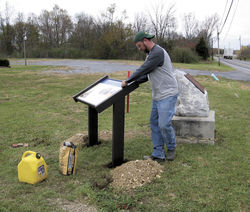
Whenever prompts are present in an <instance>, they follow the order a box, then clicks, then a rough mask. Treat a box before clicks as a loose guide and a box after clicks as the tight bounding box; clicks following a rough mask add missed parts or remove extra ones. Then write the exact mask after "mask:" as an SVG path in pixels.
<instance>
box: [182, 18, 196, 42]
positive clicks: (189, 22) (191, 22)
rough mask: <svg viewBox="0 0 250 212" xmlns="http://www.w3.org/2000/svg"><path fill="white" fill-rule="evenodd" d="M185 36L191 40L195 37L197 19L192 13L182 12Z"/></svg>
mask: <svg viewBox="0 0 250 212" xmlns="http://www.w3.org/2000/svg"><path fill="white" fill-rule="evenodd" d="M183 19H184V29H185V37H186V39H188V40H192V39H194V38H196V37H197V29H198V25H199V23H198V20H197V19H196V18H195V15H194V14H193V13H188V14H184V18H183Z"/></svg>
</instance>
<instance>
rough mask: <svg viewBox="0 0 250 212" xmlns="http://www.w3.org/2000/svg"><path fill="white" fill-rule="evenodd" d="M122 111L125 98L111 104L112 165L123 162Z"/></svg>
mask: <svg viewBox="0 0 250 212" xmlns="http://www.w3.org/2000/svg"><path fill="white" fill-rule="evenodd" d="M124 110H125V96H123V97H121V99H120V101H117V102H116V103H115V104H113V138H112V140H113V141H112V142H113V143H112V165H113V166H118V165H120V164H122V163H123V162H124Z"/></svg>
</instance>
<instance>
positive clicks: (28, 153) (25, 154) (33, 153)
mask: <svg viewBox="0 0 250 212" xmlns="http://www.w3.org/2000/svg"><path fill="white" fill-rule="evenodd" d="M27 155H34V156H35V155H36V153H35V152H33V151H26V152H24V153H23V156H22V159H23V158H25V157H26V156H27Z"/></svg>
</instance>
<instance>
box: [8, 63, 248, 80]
mask: <svg viewBox="0 0 250 212" xmlns="http://www.w3.org/2000/svg"><path fill="white" fill-rule="evenodd" d="M27 63H28V65H29V64H30V65H53V66H67V67H68V68H67V70H61V69H58V70H53V71H50V72H53V73H63V74H80V73H97V72H99V73H112V72H119V71H135V70H136V68H137V67H138V66H134V65H128V64H125V63H120V62H110V61H97V60H71V59H57V60H51V59H49V60H30V61H29V60H27ZM221 63H225V64H226V65H229V66H231V67H233V68H235V69H236V70H235V71H228V72H217V71H204V70H192V69H179V70H181V71H184V72H186V73H190V74H191V75H193V76H195V75H211V74H212V73H214V74H215V75H216V76H217V77H225V78H227V79H232V80H243V81H250V62H247V61H240V60H224V59H221ZM14 64H24V62H23V61H15V62H12V63H11V65H14Z"/></svg>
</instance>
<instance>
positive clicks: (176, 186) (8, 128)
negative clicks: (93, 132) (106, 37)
mask: <svg viewBox="0 0 250 212" xmlns="http://www.w3.org/2000/svg"><path fill="white" fill-rule="evenodd" d="M27 69H28V70H27ZM49 69H52V67H49V66H46V67H42V66H28V67H24V66H13V67H12V68H1V69H0V117H1V118H0V193H1V195H0V211H1V212H2V211H24V212H26V211H58V212H59V211H63V209H65V205H67V204H68V206H70V205H71V209H72V208H73V207H74V206H79V207H80V206H82V205H86V204H88V205H93V206H94V207H96V208H97V210H98V211H121V210H123V209H127V210H129V211H249V210H250V205H249V197H250V191H249V183H250V178H249V159H250V158H249V156H250V152H249V150H250V139H249V138H250V131H249V126H250V107H249V104H250V84H249V82H240V81H231V80H227V79H223V78H220V81H219V82H217V81H215V80H213V79H212V78H211V77H209V76H197V77H195V79H196V80H198V81H199V82H200V83H201V84H202V85H203V86H204V87H205V88H206V89H207V91H208V96H209V102H210V108H211V110H215V112H216V143H215V145H213V146H212V145H201V144H179V145H178V147H177V158H176V160H175V161H173V162H171V163H169V162H165V163H164V164H163V166H164V171H163V173H162V176H161V178H157V179H155V180H154V181H153V182H152V183H150V184H147V185H145V186H143V187H141V188H138V189H136V190H134V191H133V192H130V193H123V192H120V191H119V190H115V189H113V188H111V187H110V186H109V184H108V180H109V179H110V169H109V168H107V167H106V164H108V163H109V162H111V156H112V140H111V136H110V137H107V138H105V139H104V138H102V136H99V137H100V139H101V140H102V143H101V145H98V146H94V147H91V148H87V147H85V148H80V149H79V157H78V164H77V166H78V168H77V173H76V175H75V176H63V175H61V174H60V172H59V165H58V154H59V145H60V143H61V142H62V141H64V140H65V139H67V138H69V137H71V136H73V135H75V134H76V133H83V132H87V127H88V108H87V106H86V105H83V104H81V103H75V102H74V101H73V99H72V96H73V95H74V94H76V93H77V92H79V91H80V90H82V89H83V88H85V87H87V86H88V85H90V84H91V83H93V82H95V81H96V80H97V79H99V78H101V77H102V76H103V75H101V74H79V75H71V74H67V75H66V74H65V75H61V74H49V73H46V72H45V71H46V70H49ZM126 76H127V72H120V73H114V74H110V77H111V78H116V79H125V78H126ZM130 102H131V104H130V113H128V114H126V117H125V125H126V126H125V131H126V133H125V148H124V154H125V159H127V160H140V159H141V158H142V157H143V155H147V154H150V153H151V150H152V144H151V138H150V135H149V131H150V129H149V115H150V109H151V88H150V85H149V84H148V83H145V84H142V85H141V86H140V87H139V88H138V89H137V90H136V91H134V92H133V93H131V95H130ZM111 130H112V107H111V108H109V109H107V110H106V111H104V112H102V113H101V114H99V134H100V135H101V134H105V133H104V132H110V131H111ZM13 143H28V144H29V147H19V148H12V147H11V144H13ZM26 150H32V151H36V152H40V153H41V155H42V156H43V157H44V159H45V161H46V163H47V165H48V173H49V175H48V178H47V179H46V180H45V181H43V182H41V183H38V184H35V185H29V184H25V183H20V182H18V178H17V165H18V163H19V162H20V160H21V156H22V154H23V153H24V151H26ZM79 207H78V208H79ZM72 211H73V210H72Z"/></svg>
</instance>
